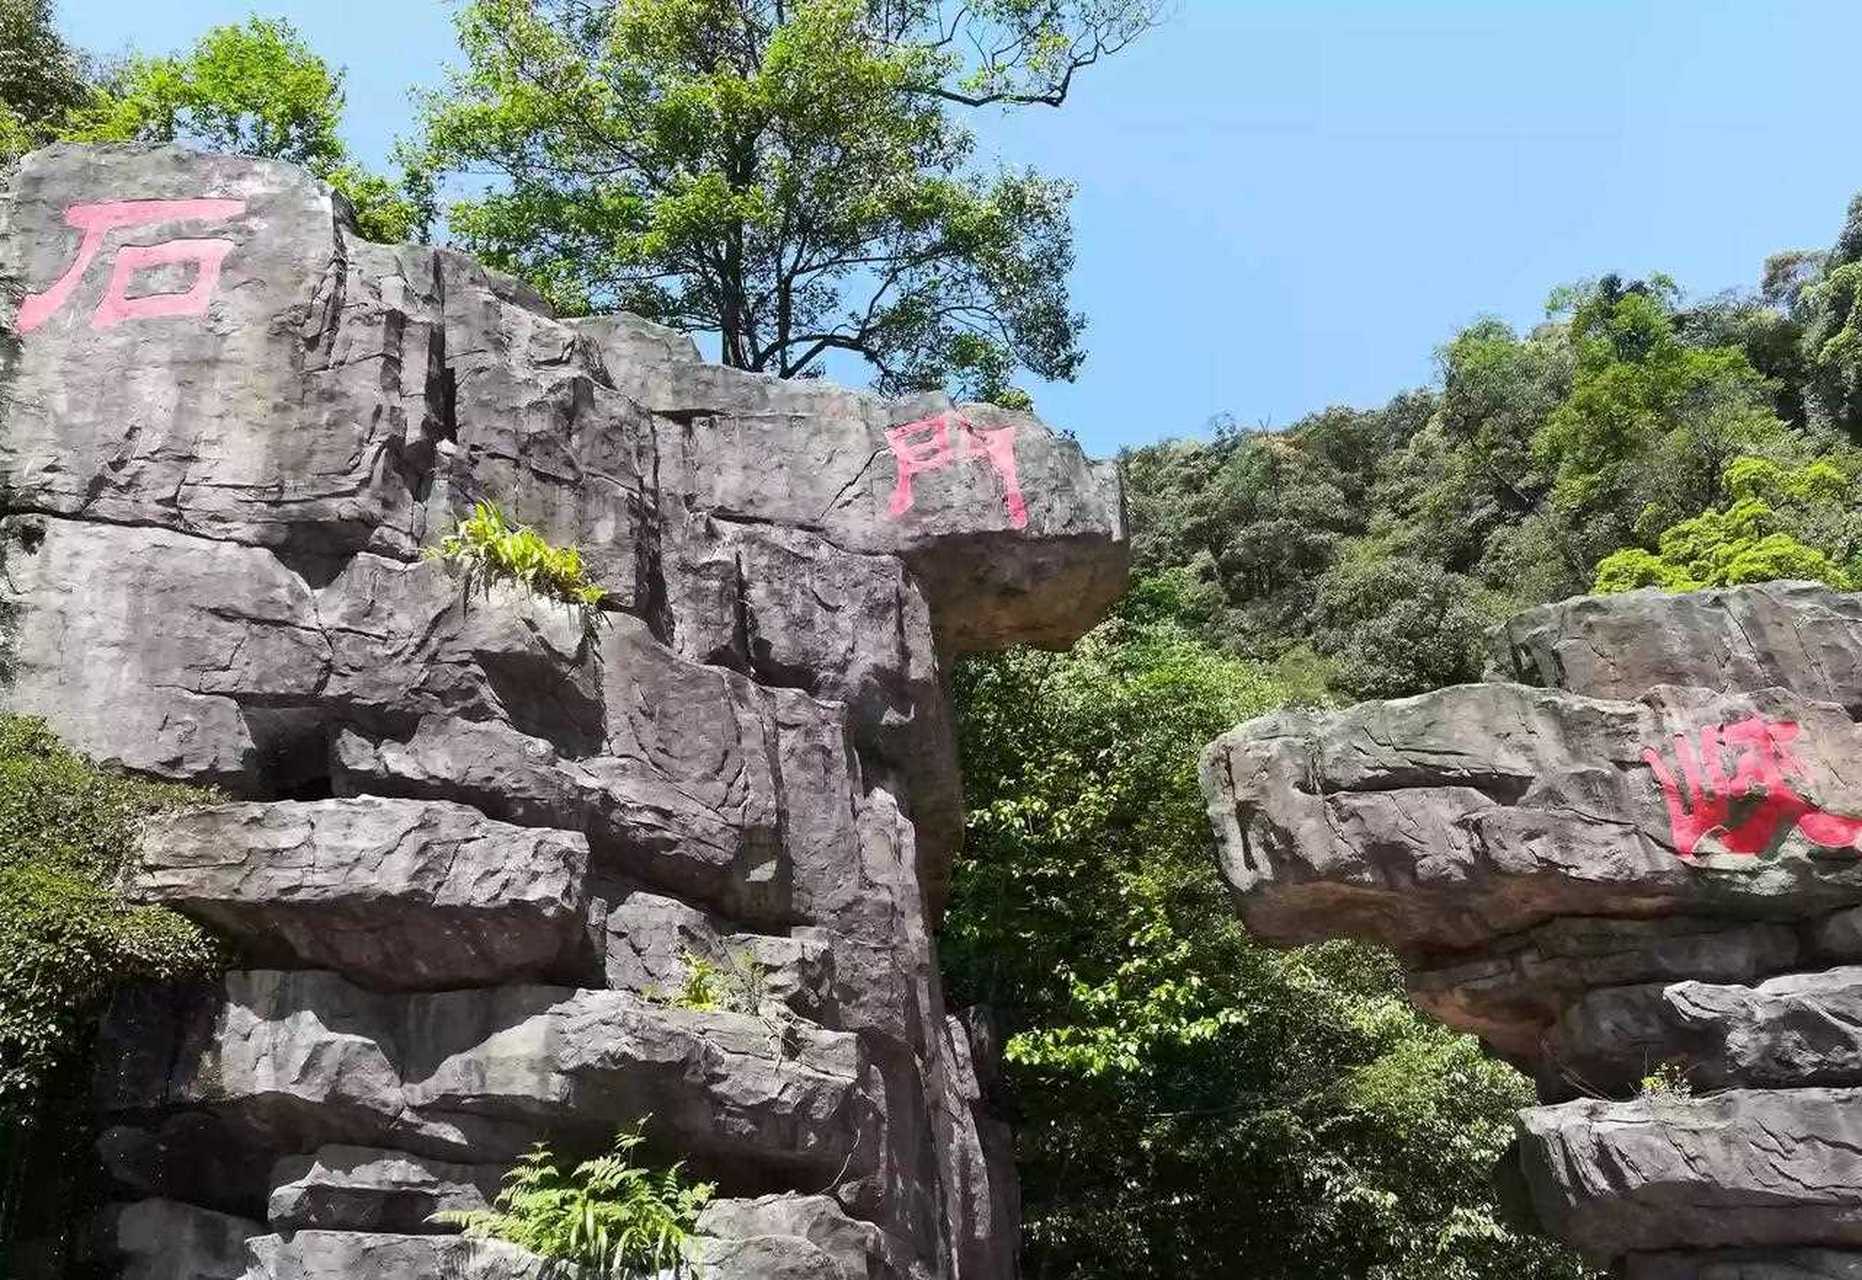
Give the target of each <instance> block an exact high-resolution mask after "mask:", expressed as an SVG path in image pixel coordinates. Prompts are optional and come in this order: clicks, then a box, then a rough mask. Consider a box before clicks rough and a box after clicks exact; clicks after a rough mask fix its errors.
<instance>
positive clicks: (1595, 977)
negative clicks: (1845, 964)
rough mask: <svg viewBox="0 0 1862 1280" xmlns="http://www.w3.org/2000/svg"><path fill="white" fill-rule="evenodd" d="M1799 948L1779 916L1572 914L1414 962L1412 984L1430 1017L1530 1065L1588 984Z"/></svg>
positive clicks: (1707, 969) (1724, 975) (1708, 973)
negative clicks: (1453, 958) (1765, 919)
mask: <svg viewBox="0 0 1862 1280" xmlns="http://www.w3.org/2000/svg"><path fill="white" fill-rule="evenodd" d="M1802 952H1803V947H1802V946H1801V944H1800V943H1799V941H1798V936H1797V933H1796V931H1795V930H1793V929H1792V928H1790V927H1789V926H1787V925H1783V924H1739V923H1731V922H1727V921H1724V920H1702V919H1695V918H1690V917H1686V916H1668V917H1663V918H1660V919H1655V920H1619V919H1613V918H1611V917H1607V916H1606V917H1595V918H1592V917H1580V916H1566V917H1561V918H1559V919H1556V920H1551V921H1548V922H1547V923H1545V924H1542V925H1539V926H1538V927H1536V928H1534V929H1531V930H1528V931H1527V932H1525V933H1522V934H1516V935H1513V936H1511V937H1508V938H1504V939H1501V940H1499V941H1498V942H1496V943H1495V945H1494V946H1493V947H1491V948H1490V949H1489V950H1487V951H1485V952H1483V953H1482V954H1480V956H1479V957H1478V958H1476V959H1472V960H1462V961H1459V962H1451V963H1447V964H1440V965H1435V966H1432V967H1429V968H1420V969H1412V970H1411V971H1410V972H1409V973H1408V974H1407V975H1406V985H1407V986H1408V989H1409V996H1410V999H1411V1000H1413V1001H1415V1003H1416V1005H1417V1006H1418V1007H1419V1008H1421V1009H1422V1010H1423V1011H1424V1012H1426V1013H1428V1014H1429V1015H1430V1016H1431V1017H1433V1018H1435V1019H1436V1020H1438V1021H1440V1022H1444V1023H1446V1024H1448V1025H1449V1026H1451V1027H1454V1028H1455V1029H1456V1030H1458V1031H1467V1032H1471V1033H1472V1034H1474V1035H1477V1036H1479V1037H1480V1038H1481V1039H1482V1040H1483V1041H1485V1042H1486V1043H1487V1044H1489V1045H1491V1046H1492V1047H1493V1048H1494V1049H1495V1050H1497V1051H1498V1052H1500V1053H1502V1054H1504V1055H1505V1056H1506V1057H1507V1058H1509V1059H1511V1060H1512V1061H1514V1062H1517V1063H1520V1064H1522V1065H1528V1066H1530V1065H1531V1064H1534V1063H1536V1061H1537V1060H1538V1058H1539V1053H1540V1041H1541V1039H1542V1038H1543V1037H1544V1036H1545V1034H1546V1033H1547V1032H1548V1031H1550V1030H1551V1028H1552V1024H1553V1023H1554V1022H1556V1021H1557V1019H1558V1017H1559V1015H1560V1014H1562V1013H1563V1012H1564V1011H1565V1010H1566V1008H1568V1007H1569V1006H1570V1004H1571V1003H1572V1001H1574V1000H1576V999H1577V998H1578V997H1579V996H1581V995H1583V994H1584V993H1585V992H1587V991H1591V990H1593V989H1595V988H1598V987H1613V986H1622V985H1627V984H1630V983H1639V982H1655V981H1659V980H1662V979H1669V978H1690V977H1697V978H1705V979H1712V980H1716V981H1750V980H1752V979H1756V978H1762V977H1765V976H1767V975H1769V974H1774V973H1779V972H1781V971H1783V970H1785V969H1788V968H1790V967H1791V966H1792V965H1793V964H1795V963H1796V962H1797V961H1798V959H1799V957H1800V955H1801V954H1802Z"/></svg>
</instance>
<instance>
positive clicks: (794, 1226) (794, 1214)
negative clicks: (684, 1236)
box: [698, 1195, 908, 1280]
mask: <svg viewBox="0 0 1862 1280" xmlns="http://www.w3.org/2000/svg"><path fill="white" fill-rule="evenodd" d="M698 1230H699V1232H700V1233H701V1234H703V1235H705V1236H709V1237H712V1238H713V1240H712V1241H711V1242H708V1244H707V1246H706V1252H705V1254H704V1257H705V1258H706V1260H707V1262H708V1263H709V1265H712V1266H716V1267H719V1268H720V1269H721V1270H723V1271H725V1272H726V1273H727V1274H741V1275H744V1276H745V1277H750V1276H761V1275H764V1274H766V1273H765V1272H763V1271H760V1270H755V1269H750V1270H745V1269H744V1268H745V1266H746V1265H748V1264H750V1263H751V1262H752V1259H753V1253H752V1250H750V1249H747V1248H745V1247H743V1246H744V1245H746V1244H748V1243H750V1242H757V1241H777V1242H783V1243H781V1244H765V1245H763V1246H761V1249H762V1250H767V1251H768V1252H769V1253H772V1254H780V1253H787V1254H788V1255H789V1260H784V1261H782V1262H781V1263H780V1264H779V1265H782V1266H788V1267H791V1268H796V1267H799V1268H800V1270H796V1271H794V1272H793V1274H797V1275H814V1274H817V1273H818V1274H820V1275H822V1276H823V1277H824V1278H825V1280H906V1276H907V1274H908V1264H907V1262H906V1261H905V1255H904V1251H903V1250H902V1249H901V1248H900V1247H899V1244H898V1242H897V1241H895V1240H892V1239H889V1238H888V1237H887V1236H886V1234H885V1233H884V1232H883V1231H881V1230H880V1229H879V1228H878V1227H875V1226H874V1225H873V1224H872V1223H870V1222H860V1221H857V1220H855V1219H853V1218H849V1217H848V1216H847V1215H846V1213H844V1212H843V1211H842V1210H841V1207H840V1206H839V1205H838V1204H836V1203H835V1202H834V1201H833V1200H832V1199H831V1198H829V1197H827V1196H794V1195H785V1196H760V1197H757V1198H755V1199H749V1200H714V1201H712V1202H711V1203H710V1204H709V1205H707V1206H706V1207H705V1209H704V1212H703V1213H701V1214H700V1215H699V1219H698ZM804 1245H805V1246H806V1248H803V1247H802V1246H804ZM816 1255H819V1257H820V1259H824V1260H825V1265H824V1264H823V1262H822V1261H819V1260H817V1257H816ZM769 1274H783V1275H787V1274H791V1272H790V1271H777V1272H771V1273H769Z"/></svg>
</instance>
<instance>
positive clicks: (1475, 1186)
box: [942, 579, 1582, 1280]
mask: <svg viewBox="0 0 1862 1280" xmlns="http://www.w3.org/2000/svg"><path fill="white" fill-rule="evenodd" d="M1176 585H1177V584H1176V583H1174V582H1172V581H1170V580H1168V579H1165V580H1158V579H1153V580H1151V581H1149V582H1146V583H1142V584H1140V586H1139V588H1138V590H1137V591H1136V592H1135V593H1134V595H1133V597H1132V598H1131V599H1130V600H1129V601H1128V602H1127V605H1126V608H1125V610H1124V614H1123V616H1121V617H1120V618H1117V619H1114V620H1113V621H1111V622H1108V623H1107V624H1105V625H1103V626H1102V627H1100V628H1099V629H1098V630H1097V631H1095V632H1094V633H1093V634H1092V635H1090V636H1089V637H1087V638H1086V640H1084V641H1083V642H1082V643H1081V644H1080V645H1079V646H1078V647H1077V648H1076V649H1075V650H1074V651H1073V652H1072V653H1070V654H1066V655H1057V654H1046V653H1031V652H1024V653H1015V654H1010V655H1005V656H1001V657H996V658H988V659H980V660H973V661H971V662H969V663H968V664H966V665H965V666H964V667H963V668H961V670H960V673H959V677H958V685H957V690H958V696H959V701H960V706H961V709H962V712H963V715H962V721H961V723H962V745H963V757H964V759H963V763H964V769H965V777H966V780H967V785H968V788H969V793H970V795H969V799H970V804H971V824H970V834H969V841H968V850H967V853H966V855H965V858H964V860H963V863H962V865H961V868H960V874H959V876H958V879H957V891H956V898H955V900H954V902H953V903H952V907H951V912H950V923H949V926H948V928H947V929H946V932H945V934H944V937H943V940H942V948H943V955H944V960H945V965H946V968H947V970H948V972H949V973H950V976H951V981H952V987H953V996H954V998H956V999H957V1000H959V1001H965V1000H980V1001H985V1002H988V1003H990V1004H992V1005H994V1006H995V1007H997V1008H998V1009H999V1010H1000V1011H1001V1012H1002V1014H1004V1015H1005V1016H1006V1017H1007V1018H1008V1019H1009V1020H1010V1023H1011V1025H1012V1026H1013V1027H1014V1028H1015V1029H1016V1030H1017V1034H1015V1035H1014V1036H1013V1038H1012V1039H1011V1040H1010V1041H1009V1043H1008V1058H1009V1060H1010V1063H1011V1068H1012V1079H1013V1082H1014V1087H1013V1095H1014V1103H1015V1105H1016V1107H1017V1109H1018V1111H1019V1113H1020V1114H1019V1122H1020V1138H1019V1140H1020V1143H1021V1148H1020V1157H1021V1160H1020V1167H1021V1173H1022V1178H1023V1188H1022V1191H1023V1197H1024V1208H1025V1214H1026V1221H1027V1228H1026V1232H1025V1236H1024V1247H1025V1255H1026V1256H1025V1266H1026V1273H1027V1274H1028V1275H1029V1276H1031V1277H1033V1278H1034V1280H1042V1278H1044V1277H1053V1278H1058V1277H1068V1278H1069V1280H1073V1278H1079V1280H1092V1278H1093V1277H1105V1278H1106V1280H1113V1278H1114V1277H1117V1278H1118V1280H1144V1278H1145V1277H1158V1278H1159V1280H1162V1278H1164V1277H1169V1278H1170V1280H1183V1278H1184V1277H1195V1276H1208V1277H1215V1276H1230V1275H1247V1276H1251V1277H1260V1278H1262V1280H1272V1278H1279V1277H1284V1278H1285V1280H1306V1278H1307V1277H1311V1276H1316V1275H1325V1276H1363V1277H1377V1278H1379V1280H1397V1278H1399V1277H1401V1278H1405V1280H1439V1278H1442V1277H1449V1278H1456V1277H1475V1276H1483V1277H1485V1276H1492V1277H1499V1276H1503V1275H1504V1276H1509V1277H1518V1278H1520V1280H1523V1278H1524V1277H1542V1278H1546V1280H1549V1278H1551V1277H1566V1276H1577V1275H1580V1274H1582V1273H1581V1271H1580V1270H1579V1269H1578V1268H1577V1267H1575V1265H1574V1264H1573V1263H1571V1262H1570V1261H1569V1260H1566V1259H1563V1258H1562V1257H1561V1256H1560V1255H1557V1254H1556V1253H1554V1251H1552V1250H1550V1249H1549V1248H1547V1247H1546V1246H1544V1245H1542V1244H1540V1243H1537V1242H1532V1241H1525V1240H1521V1239H1519V1238H1517V1237H1516V1236H1514V1235H1513V1234H1512V1233H1511V1232H1509V1231H1508V1230H1507V1229H1506V1228H1504V1227H1502V1226H1501V1225H1500V1224H1499V1223H1498V1222H1497V1221H1496V1218H1495V1216H1494V1211H1493V1208H1492V1193H1491V1191H1490V1190H1489V1187H1488V1173H1489V1170H1490V1167H1491V1165H1492V1164H1493V1162H1494V1161H1495V1160H1496V1159H1497V1158H1498V1156H1499V1154H1500V1152H1501V1150H1502V1148H1503V1147H1504V1146H1505V1144H1506V1142H1507V1140H1508V1139H1509V1137H1510V1136H1511V1128H1510V1122H1511V1111H1512V1109H1513V1108H1514V1107H1516V1106H1518V1105H1520V1104H1522V1103H1523V1102H1524V1101H1525V1100H1526V1097H1527V1092H1528V1091H1527V1089H1526V1086H1525V1084H1524V1082H1523V1081H1522V1080H1521V1079H1520V1078H1519V1077H1518V1076H1517V1075H1516V1074H1515V1073H1514V1072H1513V1071H1512V1070H1511V1069H1509V1068H1506V1067H1504V1066H1501V1065H1499V1064H1497V1063H1494V1062H1491V1061H1488V1060H1485V1059H1483V1057H1482V1056H1481V1054H1480V1051H1479V1049H1478V1047H1477V1046H1476V1045H1475V1044H1474V1042H1473V1041H1471V1040H1468V1039H1466V1038H1463V1037H1458V1036H1454V1035H1450V1034H1448V1033H1447V1032H1444V1031H1442V1030H1440V1029H1439V1028H1435V1027H1432V1026H1430V1025H1428V1024H1426V1023H1425V1022H1424V1021H1423V1020H1422V1019H1421V1018H1420V1017H1419V1016H1418V1015H1417V1014H1416V1013H1415V1012H1414V1011H1413V1010H1412V1009H1411V1008H1410V1007H1409V1006H1408V1004H1407V1003H1406V1002H1405V1001H1404V1000H1403V998H1402V993H1401V988H1400V984H1399V982H1398V980H1397V976H1396V973H1395V970H1394V968H1393V966H1392V964H1391V963H1390V961H1389V959H1388V958H1387V957H1385V956H1382V955H1380V954H1378V953H1376V952H1374V951H1371V950H1369V949H1366V948H1362V947H1357V946H1352V945H1344V944H1340V945H1335V946H1329V947H1322V948H1316V949H1312V950H1308V951H1299V952H1279V951H1274V950H1270V949H1268V948H1264V947H1261V946H1258V945H1256V944H1254V943H1252V942H1250V941H1249V939H1248V938H1247V936H1246V934H1245V932H1244V931H1243V930H1242V928H1241V927H1240V925H1239V924H1238V923H1237V922H1236V919H1235V914H1234V911H1233V908H1232V906H1231V905H1230V903H1229V902H1228V900H1227V897H1226V895H1225V893H1224V891H1223V889H1222V887H1221V885H1220V881H1219V878H1218V876H1217V873H1216V869H1215V867H1214V864H1213V861H1212V860H1211V859H1210V857H1209V853H1208V834H1207V819H1206V818H1205V816H1204V813H1203V802H1202V799H1201V795H1200V792H1199V791H1198V788H1197V785H1196V778H1195V768H1196V759H1197V753H1198V751H1199V749H1200V748H1201V747H1202V745H1203V744H1204V743H1206V742H1207V741H1209V740H1210V739H1211V738H1213V737H1215V736H1216V735H1217V734H1219V733H1221V732H1222V731H1224V730H1226V729H1227V728H1229V727H1230V726H1231V725H1232V724H1234V723H1235V722H1236V721H1237V720H1239V719H1242V718H1245V717H1247V716H1249V715H1252V714H1255V713H1258V712H1260V711H1263V710H1265V709H1267V708H1269V707H1271V706H1273V705H1275V704H1276V703H1279V702H1281V701H1283V700H1285V699H1287V698H1288V697H1289V695H1290V693H1293V692H1295V691H1294V690H1290V689H1289V687H1288V686H1287V685H1286V684H1285V683H1284V682H1283V681H1282V680H1281V679H1279V678H1278V677H1277V676H1276V674H1275V673H1274V672H1273V671H1272V670H1270V669H1268V668H1266V667H1264V666H1262V665H1260V664H1258V663H1254V662H1249V661H1245V660H1239V659H1235V658H1232V657H1227V656H1223V655H1221V654H1218V653H1216V652H1214V651H1213V650H1212V649H1211V648H1210V647H1209V646H1208V645H1206V644H1205V643H1203V642H1202V641H1200V640H1199V639H1197V638H1196V637H1195V636H1194V635H1193V634H1191V633H1190V632H1189V631H1188V630H1187V629H1186V628H1185V627H1184V626H1183V625H1182V623H1181V621H1180V614H1179V611H1180V609H1181V607H1182V605H1183V603H1184V602H1183V599H1182V595H1181V593H1180V592H1179V591H1178V590H1176Z"/></svg>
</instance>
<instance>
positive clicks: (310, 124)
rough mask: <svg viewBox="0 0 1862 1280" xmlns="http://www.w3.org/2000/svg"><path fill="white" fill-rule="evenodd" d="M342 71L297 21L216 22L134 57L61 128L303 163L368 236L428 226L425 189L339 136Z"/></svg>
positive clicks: (107, 138) (70, 135)
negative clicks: (165, 48)
mask: <svg viewBox="0 0 1862 1280" xmlns="http://www.w3.org/2000/svg"><path fill="white" fill-rule="evenodd" d="M342 115H343V73H342V72H341V71H339V70H336V69H334V68H332V67H331V66H330V65H329V64H328V63H326V62H325V61H324V60H323V59H322V58H321V57H319V56H318V55H317V54H316V52H315V51H314V50H312V49H311V47H310V46H309V45H308V44H307V43H305V41H304V39H303V37H301V36H299V35H298V33H297V32H296V30H295V29H294V28H292V26H291V24H290V23H288V22H284V21H282V20H276V19H265V18H256V17H255V18H251V19H249V20H248V21H247V22H245V23H244V24H229V25H226V26H220V27H214V28H213V29H212V30H210V31H208V32H207V33H206V34H205V35H203V36H201V38H200V39H199V40H198V41H197V42H196V43H195V45H194V47H193V48H192V49H190V50H189V51H188V52H187V53H185V54H178V55H160V56H146V55H141V54H137V55H132V56H131V57H130V58H129V59H128V60H127V61H126V62H124V63H123V64H122V65H121V66H120V67H118V68H116V69H115V70H114V71H113V72H112V73H111V74H109V75H108V76H107V77H105V79H104V82H103V84H102V86H101V87H100V88H99V90H98V92H97V93H96V94H95V95H94V97H93V98H92V100H91V101H90V102H89V103H88V104H87V105H86V106H85V108H84V109H83V110H81V111H79V112H77V113H76V114H75V115H74V116H73V118H72V120H71V122H70V124H69V125H68V126H67V127H66V128H65V129H64V130H63V131H62V132H63V136H64V137H66V138H67V139H69V140H71V141H76V142H132V141H135V142H186V143H190V144H192V145H194V146H198V147H203V148H206V149H208V150H213V151H232V152H238V153H240V154H242V155H251V156H258V157H260V158H262V159H267V160H285V161H289V162H290V163H292V164H298V165H302V166H304V167H305V168H306V169H308V170H310V172H311V173H313V174H315V175H316V176H317V177H319V178H322V179H323V180H325V181H326V182H328V183H329V184H330V185H331V186H332V187H334V188H335V189H336V190H337V191H339V192H341V193H342V195H343V196H344V197H345V198H346V199H347V200H348V201H349V202H350V204H351V206H352V207H353V208H354V210H355V213H356V220H357V224H358V226H359V227H360V229H361V231H362V233H363V234H364V235H366V236H369V237H371V238H373V239H378V240H389V241H399V240H405V239H408V238H410V237H411V236H413V235H415V234H417V233H419V232H420V231H421V230H422V229H423V225H424V222H425V211H424V210H423V207H422V203H421V200H420V198H419V190H418V187H417V186H416V187H415V188H414V189H412V191H411V193H409V192H402V191H397V190H396V189H395V187H394V186H393V185H392V184H390V183H389V182H388V180H387V179H385V178H382V177H380V176H378V175H374V174H371V173H369V172H367V171H366V170H365V169H364V168H363V167H362V166H360V165H359V164H357V163H356V162H355V161H354V160H353V159H352V158H351V157H350V155H349V152H348V149H347V148H346V147H345V146H344V145H343V141H342V139H341V137H340V136H339V135H338V132H337V130H338V127H339V126H340V125H341V123H342Z"/></svg>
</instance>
